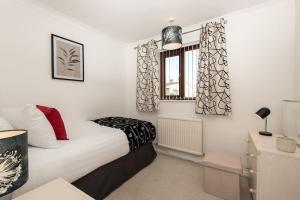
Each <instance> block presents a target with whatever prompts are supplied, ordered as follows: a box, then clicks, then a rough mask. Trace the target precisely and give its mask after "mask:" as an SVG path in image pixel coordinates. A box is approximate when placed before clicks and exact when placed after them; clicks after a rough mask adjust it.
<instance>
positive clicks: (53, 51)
mask: <svg viewBox="0 0 300 200" xmlns="http://www.w3.org/2000/svg"><path fill="white" fill-rule="evenodd" d="M57 39H58V40H60V41H62V42H66V43H68V44H69V45H72V44H73V45H74V46H77V47H79V48H80V60H79V67H80V69H79V71H80V77H79V78H76V77H71V76H70V77H67V76H64V75H58V74H57V71H58V66H57V62H56V59H57V58H58V57H57V52H56V48H55V47H56V41H57ZM76 61H77V60H76ZM51 66H52V70H51V71H52V79H59V80H69V81H80V82H84V44H82V43H79V42H76V41H73V40H70V39H67V38H64V37H61V36H58V35H55V34H51Z"/></svg>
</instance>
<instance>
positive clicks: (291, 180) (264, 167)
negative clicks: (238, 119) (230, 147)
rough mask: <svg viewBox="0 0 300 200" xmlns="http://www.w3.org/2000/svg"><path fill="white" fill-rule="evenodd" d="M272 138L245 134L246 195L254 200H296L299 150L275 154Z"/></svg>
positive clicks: (299, 187)
mask: <svg viewBox="0 0 300 200" xmlns="http://www.w3.org/2000/svg"><path fill="white" fill-rule="evenodd" d="M276 137H277V136H276V135H273V136H272V137H267V136H261V135H259V134H258V133H257V132H251V131H250V132H249V140H248V141H247V143H248V152H246V155H247V160H248V166H249V168H248V170H249V174H250V176H249V185H250V192H251V193H252V196H253V199H254V200H300V149H299V147H297V151H296V153H285V152H282V151H278V150H277V148H276Z"/></svg>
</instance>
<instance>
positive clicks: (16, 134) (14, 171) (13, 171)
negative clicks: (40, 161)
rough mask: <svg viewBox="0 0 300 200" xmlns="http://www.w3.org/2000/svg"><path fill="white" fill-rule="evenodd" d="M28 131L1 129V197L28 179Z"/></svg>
mask: <svg viewBox="0 0 300 200" xmlns="http://www.w3.org/2000/svg"><path fill="white" fill-rule="evenodd" d="M27 146H28V143H27V131H25V130H11V131H0V197H3V196H5V195H7V194H10V193H12V192H13V191H15V190H16V189H18V188H20V187H21V186H22V185H24V184H25V183H26V182H27V180H28V157H27V154H28V148H27Z"/></svg>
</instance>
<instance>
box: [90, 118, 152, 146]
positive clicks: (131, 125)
mask: <svg viewBox="0 0 300 200" xmlns="http://www.w3.org/2000/svg"><path fill="white" fill-rule="evenodd" d="M93 121H94V122H95V123H97V124H99V125H101V126H108V127H111V128H117V129H120V130H122V131H123V132H124V133H125V134H126V136H127V139H128V142H129V147H130V151H134V150H136V149H138V148H139V147H141V146H142V145H144V144H147V143H149V142H152V141H153V140H154V139H155V137H156V129H155V126H154V125H153V124H152V123H151V122H147V121H141V120H138V119H131V118H124V117H104V118H100V119H96V120H93Z"/></svg>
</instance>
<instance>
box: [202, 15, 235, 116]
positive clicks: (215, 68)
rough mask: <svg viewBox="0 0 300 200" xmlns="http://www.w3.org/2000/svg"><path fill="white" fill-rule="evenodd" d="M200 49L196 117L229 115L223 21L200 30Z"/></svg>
mask: <svg viewBox="0 0 300 200" xmlns="http://www.w3.org/2000/svg"><path fill="white" fill-rule="evenodd" d="M199 48H200V49H199V50H200V54H199V55H200V56H199V63H198V72H197V73H198V74H197V93H196V113H198V114H202V115H225V116H227V115H230V114H231V98H230V86H229V75H228V63H227V49H226V38H225V20H224V19H221V21H220V22H209V23H207V24H206V25H205V26H202V29H201V31H200V47H199Z"/></svg>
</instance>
